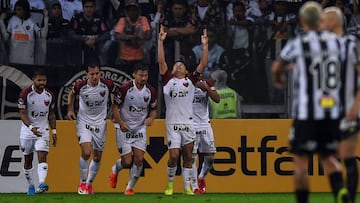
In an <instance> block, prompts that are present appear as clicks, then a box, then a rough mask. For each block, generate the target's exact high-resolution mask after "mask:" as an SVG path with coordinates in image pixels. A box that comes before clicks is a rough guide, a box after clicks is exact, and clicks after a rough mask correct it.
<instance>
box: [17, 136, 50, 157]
mask: <svg viewBox="0 0 360 203" xmlns="http://www.w3.org/2000/svg"><path fill="white" fill-rule="evenodd" d="M19 147H20V150H21V152H22V153H23V155H29V154H31V153H33V152H37V151H45V152H49V149H50V138H49V136H45V137H38V138H33V139H25V138H20V146H19Z"/></svg>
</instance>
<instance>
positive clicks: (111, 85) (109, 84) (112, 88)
mask: <svg viewBox="0 0 360 203" xmlns="http://www.w3.org/2000/svg"><path fill="white" fill-rule="evenodd" d="M100 81H101V82H102V83H104V84H105V85H106V86H107V87H108V88H109V90H110V93H113V94H114V93H115V89H116V86H115V84H114V82H113V81H112V80H108V79H104V78H101V79H100Z"/></svg>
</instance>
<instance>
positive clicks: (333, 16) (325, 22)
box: [321, 7, 360, 202]
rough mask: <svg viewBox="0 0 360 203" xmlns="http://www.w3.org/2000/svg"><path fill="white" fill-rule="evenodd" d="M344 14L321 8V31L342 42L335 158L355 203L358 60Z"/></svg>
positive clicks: (332, 9)
mask: <svg viewBox="0 0 360 203" xmlns="http://www.w3.org/2000/svg"><path fill="white" fill-rule="evenodd" d="M343 25H344V15H343V13H342V12H341V10H340V9H339V8H337V7H328V8H326V9H324V11H323V14H322V20H321V28H322V29H325V30H329V31H331V32H334V33H335V34H337V35H338V36H339V37H341V40H342V43H343V49H344V50H343V54H344V56H343V65H344V66H343V69H342V71H341V73H342V74H341V80H342V87H341V99H342V104H343V105H344V111H343V115H342V117H343V119H342V121H341V122H340V144H339V158H341V159H342V160H343V161H344V164H345V169H346V182H345V185H346V187H347V189H348V191H349V195H350V198H351V202H355V197H356V191H357V186H358V179H359V172H358V166H357V160H356V151H357V150H356V145H357V134H358V132H359V101H360V91H359V90H360V89H359V72H360V60H359V54H358V51H357V48H356V46H357V41H356V38H355V37H354V36H353V35H348V34H345V33H344V29H343Z"/></svg>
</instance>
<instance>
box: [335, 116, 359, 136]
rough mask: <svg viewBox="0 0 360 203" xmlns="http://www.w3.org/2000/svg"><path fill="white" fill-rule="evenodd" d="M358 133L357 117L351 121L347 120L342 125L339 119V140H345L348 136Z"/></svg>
mask: <svg viewBox="0 0 360 203" xmlns="http://www.w3.org/2000/svg"><path fill="white" fill-rule="evenodd" d="M358 133H359V119H356V120H355V121H352V122H347V123H346V124H345V126H344V125H342V120H341V121H340V138H339V139H340V141H343V140H346V139H348V138H350V137H353V136H357V134H358Z"/></svg>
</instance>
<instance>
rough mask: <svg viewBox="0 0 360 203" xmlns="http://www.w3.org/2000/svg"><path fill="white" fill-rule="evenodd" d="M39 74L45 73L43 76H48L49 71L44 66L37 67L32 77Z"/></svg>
mask: <svg viewBox="0 0 360 203" xmlns="http://www.w3.org/2000/svg"><path fill="white" fill-rule="evenodd" d="M38 75H43V76H46V77H47V73H46V71H45V69H43V68H38V69H35V70H34V71H33V72H32V75H31V76H32V78H35V77H36V76H38Z"/></svg>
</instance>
